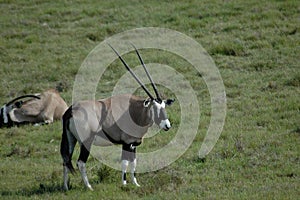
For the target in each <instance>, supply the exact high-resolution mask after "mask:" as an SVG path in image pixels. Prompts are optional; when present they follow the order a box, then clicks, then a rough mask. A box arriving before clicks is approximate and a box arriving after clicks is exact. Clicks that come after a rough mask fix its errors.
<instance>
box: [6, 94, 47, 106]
mask: <svg viewBox="0 0 300 200" xmlns="http://www.w3.org/2000/svg"><path fill="white" fill-rule="evenodd" d="M27 97H32V98H36V99H41V98H40V97H38V96H36V95H32V94H28V95H23V96H20V97H17V98H15V99H13V100H11V101H10V102H8V103H7V104H6V106H9V105H10V104H12V103H14V102H15V101H17V100H19V99H23V98H27Z"/></svg>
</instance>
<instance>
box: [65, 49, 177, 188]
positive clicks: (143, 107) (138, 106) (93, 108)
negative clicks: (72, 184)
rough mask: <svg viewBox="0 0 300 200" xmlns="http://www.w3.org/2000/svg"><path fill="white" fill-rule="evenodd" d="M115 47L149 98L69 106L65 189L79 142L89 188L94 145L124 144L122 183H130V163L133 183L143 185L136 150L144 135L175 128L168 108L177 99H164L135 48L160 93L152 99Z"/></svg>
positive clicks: (80, 164)
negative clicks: (88, 166)
mask: <svg viewBox="0 0 300 200" xmlns="http://www.w3.org/2000/svg"><path fill="white" fill-rule="evenodd" d="M111 48H112V49H113V51H114V52H115V53H116V54H117V55H118V57H119V59H120V60H121V61H122V63H123V65H124V66H125V67H126V69H127V70H128V71H129V72H130V73H131V75H132V76H133V77H134V79H135V80H136V81H137V82H138V83H139V84H140V86H141V87H142V88H143V90H144V91H145V92H146V93H147V95H148V98H146V99H145V98H142V97H137V96H134V95H128V94H127V95H126V94H124V95H116V96H112V97H110V98H107V99H101V100H98V101H92V100H90V101H79V102H77V103H75V104H73V105H72V106H70V107H69V109H68V110H67V111H66V112H65V114H64V116H63V133H62V140H61V150H60V151H61V156H62V159H63V171H64V188H65V190H68V172H69V171H70V172H71V173H74V172H75V169H74V167H73V165H72V161H71V158H72V154H73V151H74V147H75V145H76V142H78V143H79V144H80V155H79V158H78V161H77V166H78V168H79V171H80V173H81V176H82V179H83V182H84V184H85V186H86V187H87V188H89V189H90V190H93V189H92V186H91V185H90V183H89V180H88V177H87V172H86V162H87V159H88V157H89V154H90V149H91V146H92V144H94V145H97V146H109V145H113V144H120V145H122V155H121V160H122V163H121V168H122V184H123V185H126V184H127V181H126V171H127V167H128V165H129V163H130V164H131V178H132V181H133V184H135V185H136V186H139V184H138V182H137V180H136V177H135V169H136V164H137V162H136V147H137V146H138V145H140V144H141V143H142V138H143V136H144V135H145V134H146V132H147V130H148V128H149V127H150V126H152V125H153V123H155V124H157V125H159V127H160V128H162V129H164V130H165V131H167V130H169V129H170V128H171V124H170V121H169V119H168V116H167V113H166V110H165V106H166V105H171V104H172V103H173V102H174V100H171V99H168V100H162V99H161V97H160V95H159V93H158V90H157V87H156V85H155V83H154V82H153V80H152V78H151V76H150V75H149V73H148V71H147V69H146V66H145V64H144V62H143V60H142V58H141V56H140V54H139V52H138V50H137V49H136V48H135V51H136V53H137V55H138V57H139V60H140V62H141V64H142V66H143V67H144V70H145V72H146V74H147V76H148V78H149V80H150V82H151V84H152V87H153V89H154V91H155V93H156V98H154V96H152V94H151V93H150V92H149V90H148V89H147V88H146V87H145V85H144V84H143V83H142V82H141V81H140V79H139V78H138V77H137V76H136V75H135V74H134V72H133V71H132V70H131V69H130V68H129V66H128V65H127V64H126V62H125V61H124V60H123V58H122V57H121V56H120V55H119V54H118V52H117V51H116V50H115V49H114V48H113V47H111Z"/></svg>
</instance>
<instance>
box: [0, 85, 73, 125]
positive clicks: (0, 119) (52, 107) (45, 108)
mask: <svg viewBox="0 0 300 200" xmlns="http://www.w3.org/2000/svg"><path fill="white" fill-rule="evenodd" d="M26 98H29V99H27V100H24V101H23V100H21V99H26ZM67 109H68V106H67V104H66V102H65V101H64V100H63V99H62V98H61V96H60V95H59V93H58V92H57V91H56V90H54V89H49V90H47V91H45V92H43V93H41V94H35V95H23V96H20V97H17V98H15V99H13V100H11V101H9V102H8V103H6V104H4V105H3V106H2V107H1V112H0V127H2V126H3V127H11V126H14V125H20V124H25V123H33V124H49V123H52V122H53V121H54V120H61V119H62V116H63V114H64V112H65V111H66V110H67Z"/></svg>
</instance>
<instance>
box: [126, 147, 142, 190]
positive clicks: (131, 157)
mask: <svg viewBox="0 0 300 200" xmlns="http://www.w3.org/2000/svg"><path fill="white" fill-rule="evenodd" d="M121 159H122V184H123V185H126V184H127V180H126V172H127V167H128V165H129V162H130V164H131V170H130V172H131V179H132V182H133V184H134V185H136V186H138V187H140V185H139V184H138V183H137V180H136V177H135V169H136V146H134V145H133V144H130V145H128V144H123V147H122V158H121Z"/></svg>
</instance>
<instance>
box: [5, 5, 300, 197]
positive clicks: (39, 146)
mask: <svg viewBox="0 0 300 200" xmlns="http://www.w3.org/2000/svg"><path fill="white" fill-rule="evenodd" d="M0 5H1V6H0V11H1V18H0V25H1V29H0V34H1V37H0V58H1V59H0V75H1V79H0V82H1V84H0V102H1V104H3V103H5V102H7V101H9V100H10V99H12V98H14V97H16V96H18V95H22V94H28V93H36V92H41V91H43V90H46V89H48V88H55V87H60V88H61V89H63V92H62V93H61V95H62V97H63V98H64V99H65V100H66V102H67V103H68V104H70V103H71V100H72V90H73V82H74V79H75V75H76V73H77V71H78V69H79V67H80V65H81V63H82V62H83V60H84V58H85V57H86V56H87V55H88V53H89V52H90V51H91V50H92V49H93V48H95V47H96V46H97V44H99V43H100V42H101V41H103V40H104V39H105V38H108V37H110V36H112V35H114V34H116V33H120V32H123V31H126V30H130V29H133V28H140V27H162V28H169V29H173V30H176V31H179V32H182V33H184V34H186V35H188V36H190V37H192V38H194V39H195V40H196V41H197V42H199V43H200V44H201V45H202V46H203V47H204V48H205V49H206V50H207V52H208V53H209V54H210V55H211V57H212V58H213V60H214V61H215V63H216V66H217V67H218V68H219V71H220V73H221V76H222V78H223V81H224V85H225V88H226V94H227V116H226V123H225V126H224V129H223V132H222V134H221V137H220V138H219V140H218V142H217V144H216V146H215V147H214V149H213V150H212V151H211V152H210V153H209V154H208V155H207V157H206V159H205V162H201V160H199V159H198V150H199V148H200V145H201V143H202V141H203V138H204V136H205V134H206V131H207V127H208V125H209V120H210V97H209V93H208V90H207V88H206V85H205V82H204V81H203V80H202V79H201V77H200V76H199V74H197V73H196V72H195V71H193V70H186V69H190V68H188V67H187V68H180V66H184V65H186V63H185V62H184V61H182V60H180V59H178V58H176V57H174V56H173V57H172V55H169V54H166V53H157V52H155V51H142V53H143V55H144V57H145V60H146V61H149V62H161V63H166V64H168V65H170V66H174V67H175V68H176V69H177V70H179V71H180V73H181V74H183V75H184V76H185V77H186V79H188V80H191V82H190V84H191V85H192V87H193V88H194V89H195V91H197V97H198V100H199V102H200V105H199V106H200V108H201V119H200V125H199V130H198V134H197V136H196V138H195V139H194V141H193V143H192V145H191V146H190V147H189V149H188V150H187V151H186V152H185V154H184V155H183V156H181V157H180V158H179V159H178V160H177V161H176V162H174V163H172V164H171V165H170V166H167V167H165V168H163V169H161V170H159V171H155V172H150V173H144V174H138V180H139V182H140V184H141V186H142V187H140V188H136V187H133V186H132V185H128V186H127V187H122V186H121V173H120V171H117V170H114V169H111V168H109V167H107V166H105V165H102V164H99V161H97V160H96V159H95V158H93V157H90V159H89V161H88V164H87V168H88V173H89V177H90V181H91V184H92V185H93V187H94V190H95V191H93V192H91V191H88V190H86V189H85V188H84V185H83V183H82V181H81V178H80V175H79V173H78V174H77V175H75V176H71V186H72V188H71V190H70V191H68V192H64V191H63V190H62V160H61V157H60V153H59V148H60V147H59V145H60V138H61V130H62V127H61V122H55V123H54V124H51V125H49V126H39V127H34V126H30V125H26V126H22V127H14V128H10V129H7V128H3V129H1V130H0V177H1V178H0V180H1V181H0V195H1V199H62V198H64V199H138V198H141V199H298V198H299V196H300V121H299V119H300V66H299V55H300V21H299V16H300V3H299V1H296V0H290V1H279V0H270V1H259V0H252V1H242V0H237V1H230V0H223V1H221V0H212V1H208V0H205V1H196V0H189V1H154V0H150V1H137V0H134V1H121V0H115V1H103V2H102V1H96V0H91V1H88V2H86V1H80V0H75V1H67V0H65V1H42V0H0ZM128 60H129V62H136V64H138V63H137V62H138V61H136V57H133V56H128ZM114 66H115V67H116V69H115V70H114V69H111V71H108V72H107V74H106V76H105V77H107V79H102V80H101V81H102V82H100V83H99V86H101V87H100V88H101V89H99V91H97V97H99V98H100V97H107V96H109V95H110V92H111V91H112V89H113V86H114V83H115V82H114V81H117V79H118V78H119V77H120V76H121V75H122V74H123V73H124V72H125V70H124V69H123V67H122V66H121V64H120V62H118V63H117V62H116V63H114ZM108 80H109V81H108ZM169 93H170V94H172V91H169ZM141 94H143V93H141ZM182 112H183V111H182ZM169 115H170V116H172V117H170V118H171V119H172V120H173V122H174V129H176V125H178V123H179V122H180V112H179V111H178V105H175V106H174V107H173V108H170V110H169ZM172 133H175V130H173V131H170V134H165V133H161V134H159V135H157V136H155V137H153V138H149V139H146V140H145V142H144V144H142V145H141V147H139V151H141V152H143V151H144V152H147V151H150V150H152V149H153V148H159V147H160V146H163V145H164V144H166V143H168V141H170V140H172ZM155 145H156V146H155ZM153 146H154V147H153ZM78 152H79V150H78V149H76V152H75V154H76V155H78ZM76 155H75V156H74V158H73V161H74V160H76V159H77V157H76Z"/></svg>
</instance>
